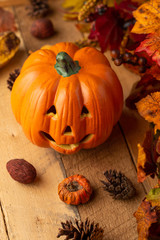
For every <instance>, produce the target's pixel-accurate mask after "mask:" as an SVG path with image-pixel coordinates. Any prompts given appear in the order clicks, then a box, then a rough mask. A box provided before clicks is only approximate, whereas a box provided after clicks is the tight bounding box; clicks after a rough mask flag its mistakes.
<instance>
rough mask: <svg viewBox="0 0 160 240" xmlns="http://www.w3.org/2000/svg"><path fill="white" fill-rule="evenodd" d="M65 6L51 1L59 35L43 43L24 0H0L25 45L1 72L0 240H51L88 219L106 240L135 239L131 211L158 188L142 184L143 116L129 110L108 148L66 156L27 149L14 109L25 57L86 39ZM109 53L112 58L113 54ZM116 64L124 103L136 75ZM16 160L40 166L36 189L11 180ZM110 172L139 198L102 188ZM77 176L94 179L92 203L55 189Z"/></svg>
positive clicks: (37, 167)
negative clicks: (10, 83) (10, 164)
mask: <svg viewBox="0 0 160 240" xmlns="http://www.w3.org/2000/svg"><path fill="white" fill-rule="evenodd" d="M62 2H63V1H62V0H54V1H50V6H51V7H52V9H53V13H52V14H51V15H50V16H49V17H50V19H51V20H52V21H53V23H54V26H55V31H56V33H55V35H54V36H53V37H51V38H49V39H47V40H38V39H36V38H34V37H33V36H31V34H30V26H31V24H32V22H33V19H31V18H29V17H28V16H27V14H26V9H25V8H26V6H25V5H26V3H27V1H24V0H23V1H22V0H21V1H20V0H14V1H4V0H0V6H5V7H8V9H9V10H10V11H12V12H13V13H14V16H15V19H16V24H17V28H18V30H17V32H16V34H17V35H18V36H19V37H20V39H21V46H20V50H19V51H18V53H17V54H16V56H15V57H14V58H13V59H12V60H11V61H10V62H9V63H8V65H7V66H5V67H4V68H3V69H0V119H1V120H0V132H1V138H0V153H1V155H0V240H54V239H57V238H56V235H57V233H58V228H59V227H60V222H61V221H65V220H66V219H70V220H73V221H74V219H75V218H78V219H81V220H85V218H86V217H89V219H90V220H91V221H95V222H99V223H100V226H101V227H103V228H104V239H105V240H136V239H138V235H137V224H136V219H135V218H134V217H133V213H134V212H135V211H136V210H137V208H138V206H139V204H140V202H141V200H142V199H143V197H144V196H145V193H146V192H147V191H149V189H150V188H151V186H154V184H155V182H154V181H153V180H152V182H151V181H150V179H149V180H147V181H146V182H145V183H144V184H139V183H137V176H136V161H137V143H139V142H142V140H143V137H144V133H145V131H146V128H147V126H148V125H147V123H146V122H145V121H144V120H143V119H142V118H141V117H140V116H139V115H138V113H137V112H136V111H131V110H129V109H127V108H126V107H125V105H124V110H123V113H122V116H121V119H120V121H119V123H118V124H117V125H116V126H115V127H114V129H113V131H112V134H111V136H110V137H109V139H108V140H107V141H106V142H105V143H104V144H102V145H101V146H99V147H97V148H95V149H91V150H81V151H80V152H78V153H77V154H74V155H69V156H67V155H62V154H59V153H57V152H55V151H54V150H53V149H45V148H39V147H37V146H35V145H33V144H32V143H30V142H29V140H27V138H26V137H25V136H24V133H23V132H22V129H21V126H19V125H18V123H17V122H16V120H15V118H14V116H13V113H12V110H11V104H10V95H11V94H10V91H9V90H8V89H7V83H6V80H7V78H8V75H9V73H10V72H11V71H13V70H14V69H15V68H20V67H21V66H22V64H23V62H24V60H25V59H26V58H27V54H28V51H29V50H31V51H35V50H37V49H39V48H40V47H41V46H43V45H45V44H46V43H47V44H55V43H57V42H61V41H75V40H78V39H81V35H80V33H79V32H78V30H77V29H76V28H75V25H74V23H73V22H64V21H63V17H62V16H63V13H62V11H60V9H61V3H62ZM22 3H23V4H22ZM13 5H14V6H13ZM106 55H107V56H108V58H109V59H110V54H109V53H108V54H106ZM111 65H112V66H113V68H114V70H115V71H116V73H117V75H118V77H119V79H120V81H121V84H122V87H123V91H124V98H126V97H127V96H128V95H129V93H130V90H131V88H132V86H133V84H134V83H135V82H136V81H137V80H138V79H139V76H137V75H135V74H133V73H131V72H129V71H128V70H127V69H125V68H124V67H123V66H121V67H115V66H114V65H113V64H112V62H111ZM14 158H24V159H26V160H27V161H29V162H30V163H32V164H33V165H34V166H35V167H36V169H37V173H38V177H37V180H36V181H35V183H34V184H31V185H24V184H20V183H18V182H16V181H14V180H13V179H11V177H10V176H9V174H8V172H7V171H6V162H7V161H9V160H10V159H14ZM109 169H116V170H118V171H122V172H123V173H124V174H125V175H126V176H127V177H128V178H129V179H130V180H131V181H132V183H133V184H134V187H135V188H136V191H137V195H136V196H135V197H134V198H132V199H131V200H128V201H122V200H120V201H117V200H113V199H112V198H111V197H110V196H109V194H108V193H107V192H105V191H104V190H103V188H102V184H101V182H100V180H105V178H104V175H103V173H104V171H106V170H109ZM77 173H79V174H82V175H84V176H86V177H87V178H88V179H89V180H90V182H91V185H92V187H93V189H94V196H93V198H92V200H91V201H89V202H88V203H87V204H84V205H80V206H78V207H74V206H68V205H66V204H64V203H63V202H62V201H60V199H59V197H58V194H57V186H58V183H59V182H60V181H62V180H63V179H64V178H65V177H66V176H70V175H73V174H77ZM62 239H63V238H62Z"/></svg>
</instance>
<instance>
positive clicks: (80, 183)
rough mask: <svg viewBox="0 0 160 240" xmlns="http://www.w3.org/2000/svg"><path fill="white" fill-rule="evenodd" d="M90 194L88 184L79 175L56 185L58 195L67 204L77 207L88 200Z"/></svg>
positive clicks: (90, 189) (90, 190)
mask: <svg viewBox="0 0 160 240" xmlns="http://www.w3.org/2000/svg"><path fill="white" fill-rule="evenodd" d="M91 194H92V188H91V185H90V182H89V181H88V180H87V179H86V178H85V177H84V176H82V175H79V174H76V175H73V176H70V177H68V178H65V179H64V180H63V181H62V182H61V183H60V184H59V185H58V195H59V197H60V199H61V200H62V201H63V202H65V203H67V204H72V205H78V204H80V203H86V202H88V200H89V199H90V196H91Z"/></svg>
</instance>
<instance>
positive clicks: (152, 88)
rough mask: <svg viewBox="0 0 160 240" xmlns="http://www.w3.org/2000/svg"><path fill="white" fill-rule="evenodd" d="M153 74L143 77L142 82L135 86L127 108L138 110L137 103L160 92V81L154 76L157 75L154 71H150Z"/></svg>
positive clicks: (128, 99)
mask: <svg viewBox="0 0 160 240" xmlns="http://www.w3.org/2000/svg"><path fill="white" fill-rule="evenodd" d="M149 72H150V73H151V74H145V75H143V76H142V77H141V79H140V81H138V82H137V84H136V85H135V86H133V88H132V90H131V93H130V94H129V96H128V98H127V99H126V101H125V102H126V106H127V107H128V108H130V109H136V105H135V103H137V102H138V101H140V100H141V99H142V98H144V97H146V96H147V95H148V94H150V93H152V92H156V91H160V81H158V80H157V79H156V78H155V77H154V76H153V75H152V74H153V73H155V71H154V70H153V71H152V72H153V73H152V72H151V70H149ZM159 77H160V71H159Z"/></svg>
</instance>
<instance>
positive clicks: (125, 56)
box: [123, 52, 132, 62]
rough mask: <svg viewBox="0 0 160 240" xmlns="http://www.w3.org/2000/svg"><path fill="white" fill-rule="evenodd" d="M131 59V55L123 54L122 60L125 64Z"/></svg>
mask: <svg viewBox="0 0 160 240" xmlns="http://www.w3.org/2000/svg"><path fill="white" fill-rule="evenodd" d="M131 58H132V54H131V53H129V52H125V53H124V54H123V60H124V61H125V62H128V61H130V60H131Z"/></svg>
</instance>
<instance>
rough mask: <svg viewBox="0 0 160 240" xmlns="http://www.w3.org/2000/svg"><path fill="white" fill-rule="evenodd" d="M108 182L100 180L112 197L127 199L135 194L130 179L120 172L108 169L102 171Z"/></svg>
mask: <svg viewBox="0 0 160 240" xmlns="http://www.w3.org/2000/svg"><path fill="white" fill-rule="evenodd" d="M104 175H105V177H106V178H107V180H108V182H105V181H101V182H102V183H103V184H104V185H105V186H104V189H105V190H106V191H108V192H109V193H110V195H111V196H112V197H113V198H114V199H129V198H131V197H133V195H135V188H134V187H133V185H132V183H131V181H130V180H129V179H128V178H127V177H126V176H124V174H122V173H121V172H119V173H118V172H117V171H116V170H109V171H106V172H105V173H104Z"/></svg>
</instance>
